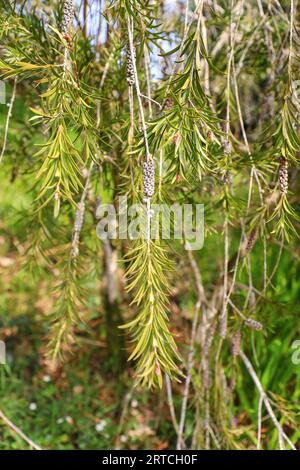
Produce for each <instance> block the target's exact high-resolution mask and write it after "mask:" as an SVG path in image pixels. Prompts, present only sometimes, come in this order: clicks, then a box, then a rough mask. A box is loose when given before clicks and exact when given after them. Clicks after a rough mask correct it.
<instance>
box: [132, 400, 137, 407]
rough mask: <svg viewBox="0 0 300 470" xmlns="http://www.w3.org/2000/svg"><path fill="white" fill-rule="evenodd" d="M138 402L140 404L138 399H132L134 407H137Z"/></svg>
mask: <svg viewBox="0 0 300 470" xmlns="http://www.w3.org/2000/svg"><path fill="white" fill-rule="evenodd" d="M138 404H139V402H138V401H137V400H132V402H131V406H132V408H137V407H138Z"/></svg>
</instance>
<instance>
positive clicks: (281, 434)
mask: <svg viewBox="0 0 300 470" xmlns="http://www.w3.org/2000/svg"><path fill="white" fill-rule="evenodd" d="M239 356H240V358H241V359H242V361H243V363H244V365H245V367H246V369H247V370H248V372H249V374H250V376H251V378H252V380H253V382H254V384H255V386H256V388H257V390H258V392H259V395H260V397H261V398H262V400H263V402H264V404H265V407H266V409H267V412H268V415H269V416H270V418H271V420H272V421H273V424H274V426H275V428H276V429H277V432H278V439H279V442H282V440H283V439H285V440H286V442H287V443H288V444H289V446H290V447H291V448H292V449H293V450H296V447H295V446H294V444H293V443H292V442H291V440H290V439H289V437H288V436H287V435H286V433H285V432H284V430H283V428H282V427H281V425H280V423H279V421H278V419H277V418H276V416H275V413H274V411H273V408H272V406H271V404H270V401H269V399H268V397H267V394H266V392H265V391H264V389H263V386H262V384H261V382H260V380H259V378H258V376H257V374H256V372H255V370H254V368H253V366H252V364H251V362H250V361H249V359H248V357H247V356H246V354H245V353H243V351H240V353H239Z"/></svg>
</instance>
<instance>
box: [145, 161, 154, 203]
mask: <svg viewBox="0 0 300 470" xmlns="http://www.w3.org/2000/svg"><path fill="white" fill-rule="evenodd" d="M154 189H155V174H154V161H153V160H152V159H151V160H149V161H145V162H144V163H143V191H144V196H145V197H152V196H153V194H154Z"/></svg>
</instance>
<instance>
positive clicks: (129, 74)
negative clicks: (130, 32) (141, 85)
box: [126, 44, 135, 86]
mask: <svg viewBox="0 0 300 470" xmlns="http://www.w3.org/2000/svg"><path fill="white" fill-rule="evenodd" d="M133 55H134V57H135V50H133ZM126 80H127V83H128V85H129V86H133V85H134V67H133V62H132V57H131V51H130V46H129V44H127V48H126Z"/></svg>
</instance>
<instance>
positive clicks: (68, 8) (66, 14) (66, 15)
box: [60, 0, 74, 35]
mask: <svg viewBox="0 0 300 470" xmlns="http://www.w3.org/2000/svg"><path fill="white" fill-rule="evenodd" d="M73 18H74V4H73V0H65V1H64V8H63V16H62V20H61V26H60V30H61V33H62V34H63V35H65V34H67V32H68V29H69V26H70V24H72V21H73Z"/></svg>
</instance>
